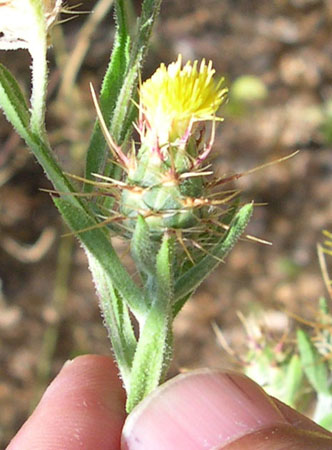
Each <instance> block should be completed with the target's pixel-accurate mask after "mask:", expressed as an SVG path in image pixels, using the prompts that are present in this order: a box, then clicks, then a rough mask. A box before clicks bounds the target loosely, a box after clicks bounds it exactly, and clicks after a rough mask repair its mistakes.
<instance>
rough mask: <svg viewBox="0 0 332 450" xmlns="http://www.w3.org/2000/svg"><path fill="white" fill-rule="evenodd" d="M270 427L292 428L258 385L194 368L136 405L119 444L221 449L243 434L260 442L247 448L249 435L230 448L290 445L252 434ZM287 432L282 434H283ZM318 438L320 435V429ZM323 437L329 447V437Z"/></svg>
mask: <svg viewBox="0 0 332 450" xmlns="http://www.w3.org/2000/svg"><path fill="white" fill-rule="evenodd" d="M276 427H277V428H276ZM271 428H272V429H273V430H276V429H278V430H279V429H280V430H281V432H280V433H282V432H283V430H285V429H286V430H288V429H289V428H290V429H292V427H291V426H290V424H289V423H288V421H287V419H286V418H285V416H284V415H283V414H282V413H281V412H280V410H279V408H278V407H277V406H276V404H275V403H274V402H273V401H272V399H271V398H270V397H269V396H268V395H266V394H265V393H264V391H263V390H262V389H261V388H260V387H259V386H258V385H256V384H255V383H254V382H252V381H251V380H249V379H248V378H247V377H245V376H243V375H239V374H235V373H221V372H211V371H197V372H193V373H190V374H185V375H180V376H179V377H176V378H175V379H173V380H171V381H169V382H168V383H166V384H165V385H164V386H162V387H161V388H159V389H158V390H156V391H155V392H154V393H153V394H151V395H150V396H149V397H147V398H146V399H145V400H144V401H143V402H142V403H141V404H140V405H138V407H137V408H135V410H134V411H133V412H132V413H131V414H130V415H129V416H128V418H127V420H126V423H125V426H124V429H123V435H122V445H123V447H122V448H123V449H126V450H138V449H144V450H150V449H151V450H152V449H156V448H158V450H171V449H174V448H181V449H183V450H186V449H190V450H200V449H202V450H203V449H204V450H206V449H208V448H223V447H224V448H225V449H226V448H227V447H225V446H226V445H227V444H230V443H231V442H237V440H238V439H241V438H242V439H243V440H244V439H245V438H244V436H250V438H249V439H255V445H256V444H257V443H258V442H260V439H263V441H262V442H263V445H265V447H262V446H261V447H258V446H257V445H256V446H251V447H250V445H251V442H250V440H249V441H248V445H249V446H247V447H244V446H242V447H241V446H240V447H239V446H238V447H234V449H235V448H236V449H248V450H249V449H250V450H254V449H255V450H256V449H267V450H274V449H275V450H277V449H280V448H292V447H289V446H286V447H274V448H273V449H272V447H271V446H270V445H269V441H266V440H265V443H264V438H265V436H264V438H263V437H262V435H259V434H258V435H256V434H255V433H256V432H257V433H259V432H260V430H269V429H271ZM296 433H298V431H297V430H296V429H295V434H296ZM272 434H273V433H272ZM287 436H288V435H287V433H286V439H287ZM295 437H296V436H295ZM316 437H317V436H316V435H315V436H314V437H313V438H316ZM318 438H319V439H321V435H320V434H319V435H318ZM327 439H329V438H327ZM328 442H329V445H330V446H331V445H332V441H331V440H329V441H328ZM234 445H235V444H234ZM229 448H231V447H229ZM308 448H312V447H308ZM314 448H316V449H317V448H320V447H314ZM331 448H332V446H331ZM304 449H305V447H303V440H302V450H304ZM322 449H324V450H325V447H322ZM232 450H233V448H232Z"/></svg>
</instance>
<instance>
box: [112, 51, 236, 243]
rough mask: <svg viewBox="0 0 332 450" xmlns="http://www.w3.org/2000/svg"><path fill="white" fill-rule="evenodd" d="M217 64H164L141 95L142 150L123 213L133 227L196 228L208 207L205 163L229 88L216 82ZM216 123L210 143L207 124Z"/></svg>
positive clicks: (134, 163) (130, 175) (131, 168)
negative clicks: (136, 224) (140, 224)
mask: <svg viewBox="0 0 332 450" xmlns="http://www.w3.org/2000/svg"><path fill="white" fill-rule="evenodd" d="M214 74H215V70H214V69H213V68H212V62H211V61H210V62H209V63H208V64H206V62H205V60H204V59H203V60H202V62H201V64H200V66H198V62H197V61H195V62H194V63H193V64H192V63H191V62H187V63H186V64H185V65H184V66H183V67H182V58H181V56H179V57H178V59H177V61H176V62H174V63H172V64H170V65H169V66H168V67H166V66H165V65H164V64H162V65H161V66H160V67H159V69H158V70H157V71H156V72H155V73H154V75H152V77H151V78H150V79H148V80H147V81H145V82H144V83H143V84H142V85H141V87H140V90H139V94H140V103H139V122H138V127H137V128H138V132H139V135H140V140H141V146H140V149H139V150H138V153H137V155H136V156H133V157H132V158H131V160H130V164H129V167H128V176H127V185H128V189H125V190H124V191H123V195H122V200H121V211H122V213H123V214H124V215H125V216H126V217H128V219H129V222H132V223H131V225H134V221H135V220H136V218H137V216H138V215H141V216H143V217H144V219H145V221H146V222H147V224H148V226H149V228H150V231H151V232H152V233H154V234H155V235H157V236H158V235H161V233H163V231H164V230H165V229H170V228H171V229H172V228H173V229H182V230H186V229H189V228H192V227H196V226H197V225H198V224H199V223H200V221H201V219H202V218H203V217H204V215H205V214H206V208H207V207H209V205H210V202H209V201H208V199H207V197H206V194H207V192H206V191H207V182H206V179H205V178H204V174H206V173H207V172H206V171H204V167H202V165H203V164H204V161H205V159H206V157H207V156H208V154H209V152H210V149H211V146H212V143H213V136H214V122H215V120H220V119H219V118H216V117H215V113H216V111H217V110H218V108H219V106H220V105H221V103H222V102H223V100H224V98H225V95H226V93H227V89H226V88H224V87H222V83H223V79H221V80H219V81H218V82H216V81H215V80H214V78H213V76H214ZM208 121H209V122H212V130H211V138H210V141H209V142H206V141H205V124H206V122H208Z"/></svg>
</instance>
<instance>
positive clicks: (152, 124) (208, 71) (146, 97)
mask: <svg viewBox="0 0 332 450" xmlns="http://www.w3.org/2000/svg"><path fill="white" fill-rule="evenodd" d="M214 74H215V70H214V69H213V68H212V62H211V61H210V62H209V63H208V64H206V62H205V60H204V59H203V60H202V62H201V64H200V65H198V61H194V63H193V64H192V63H191V62H190V61H188V62H187V63H186V64H185V65H184V66H183V67H182V57H181V55H179V56H178V59H177V61H176V62H173V63H172V64H170V65H169V66H168V67H166V66H165V64H161V65H160V67H159V69H157V71H156V72H155V73H154V74H153V75H152V77H151V78H150V79H148V80H147V81H145V82H144V83H143V84H142V86H141V88H140V113H141V120H142V124H143V134H144V138H145V139H147V140H148V141H150V142H151V140H152V142H153V144H157V145H158V147H162V146H165V145H167V144H173V143H175V142H176V141H177V140H178V139H181V138H183V136H185V135H186V133H187V134H188V133H190V130H191V129H192V127H193V126H194V124H195V123H197V122H202V121H209V120H213V119H214V118H215V113H216V112H217V110H218V108H219V106H220V105H221V103H222V102H223V100H224V98H225V95H226V93H227V89H226V88H224V87H222V83H223V81H224V80H223V79H220V80H219V81H215V80H214Z"/></svg>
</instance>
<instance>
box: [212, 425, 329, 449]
mask: <svg viewBox="0 0 332 450" xmlns="http://www.w3.org/2000/svg"><path fill="white" fill-rule="evenodd" d="M286 449H291V450H331V449H332V440H331V438H330V437H328V436H326V435H325V434H321V433H317V432H314V431H306V430H299V429H296V428H294V427H292V426H291V425H277V426H273V427H268V428H264V429H261V430H258V431H255V432H253V433H251V434H248V435H246V436H243V437H242V438H240V439H237V440H236V441H233V442H232V443H231V444H228V445H223V446H221V447H218V450H286Z"/></svg>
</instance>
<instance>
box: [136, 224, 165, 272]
mask: <svg viewBox="0 0 332 450" xmlns="http://www.w3.org/2000/svg"><path fill="white" fill-rule="evenodd" d="M157 251H158V242H156V241H153V240H152V239H151V234H150V229H149V227H148V225H147V224H146V222H145V220H144V218H143V217H142V216H138V217H137V222H136V226H135V231H134V233H133V236H132V239H131V254H132V256H133V258H134V261H135V264H136V267H137V268H138V270H139V271H140V272H141V273H143V274H144V275H145V276H152V275H154V274H155V272H156V254H157Z"/></svg>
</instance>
